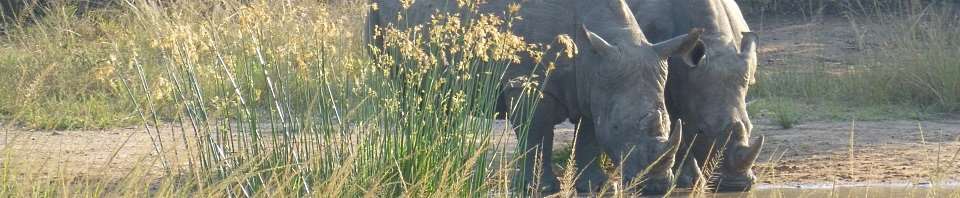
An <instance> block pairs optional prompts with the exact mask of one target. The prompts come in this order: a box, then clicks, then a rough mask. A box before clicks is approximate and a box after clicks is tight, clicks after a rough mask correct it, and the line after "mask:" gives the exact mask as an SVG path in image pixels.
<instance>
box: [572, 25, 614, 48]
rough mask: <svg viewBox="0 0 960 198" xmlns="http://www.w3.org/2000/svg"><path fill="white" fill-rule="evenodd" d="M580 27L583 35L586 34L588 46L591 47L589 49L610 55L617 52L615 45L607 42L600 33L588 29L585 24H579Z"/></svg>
mask: <svg viewBox="0 0 960 198" xmlns="http://www.w3.org/2000/svg"><path fill="white" fill-rule="evenodd" d="M580 29H581V30H582V31H583V34H584V35H587V40H589V41H590V46H592V47H593V49H592V50H591V51H593V52H595V53H597V54H600V55H610V54H613V53H616V52H617V47H615V46H613V45H611V44H610V43H608V42H607V40H604V39H603V38H601V37H600V35H597V34H595V33H593V32H591V31H590V30H588V29H587V26H583V25H581V26H580Z"/></svg>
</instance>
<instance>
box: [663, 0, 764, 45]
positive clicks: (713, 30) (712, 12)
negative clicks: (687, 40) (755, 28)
mask: <svg viewBox="0 0 960 198" xmlns="http://www.w3.org/2000/svg"><path fill="white" fill-rule="evenodd" d="M672 11H673V13H674V15H673V17H674V19H675V21H674V27H675V28H674V31H675V32H674V34H680V32H682V31H685V30H687V29H691V28H704V30H705V31H704V36H703V40H704V42H710V43H713V44H715V45H716V44H720V45H726V46H728V47H731V48H733V49H738V48H739V47H740V45H739V43H740V39H741V38H743V35H742V34H741V32H749V31H750V28H749V27H748V26H747V22H746V20H745V19H744V18H743V14H742V13H741V12H740V8H739V7H738V6H737V4H736V2H734V1H733V0H681V1H680V2H677V3H675V4H674V6H673V9H672Z"/></svg>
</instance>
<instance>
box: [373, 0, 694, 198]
mask: <svg viewBox="0 0 960 198" xmlns="http://www.w3.org/2000/svg"><path fill="white" fill-rule="evenodd" d="M485 2H486V4H482V5H480V6H478V10H479V12H480V13H490V14H496V15H499V16H501V17H507V16H506V13H507V11H506V10H507V7H508V5H510V4H512V3H516V4H517V5H520V9H519V12H518V15H519V17H520V20H518V21H515V22H514V25H513V27H512V31H513V32H514V33H515V34H517V35H519V36H522V37H524V39H525V40H526V41H527V42H531V43H544V44H549V43H552V42H554V40H555V39H556V38H557V36H558V35H562V34H566V35H569V36H570V37H572V38H573V40H574V42H575V43H576V45H577V46H578V48H579V51H580V53H579V54H578V55H576V56H575V57H574V58H560V59H559V60H557V61H556V64H557V66H556V68H557V69H556V70H555V71H553V72H552V73H551V75H550V76H549V78H547V80H544V78H543V76H546V75H545V74H546V71H544V70H543V68H542V67H539V68H538V67H536V66H535V65H536V64H537V63H535V62H534V61H533V59H532V58H531V57H523V58H522V60H521V61H520V63H519V64H514V65H511V66H510V67H509V68H508V71H507V74H506V77H505V78H504V81H503V83H502V84H503V87H502V93H501V97H500V100H501V101H499V103H500V104H513V102H514V101H518V100H517V97H519V96H520V95H521V93H522V88H521V87H519V86H514V84H515V83H511V82H510V80H511V79H513V78H516V77H522V76H528V75H530V74H531V73H533V74H537V75H538V76H541V78H538V79H537V80H538V81H539V83H540V84H541V85H543V86H542V87H541V90H540V91H541V92H542V96H543V97H542V99H541V101H540V102H539V103H538V104H536V106H535V107H534V112H532V113H525V112H510V113H511V114H510V116H509V117H510V118H511V122H512V123H513V124H514V126H520V125H523V124H530V125H528V126H527V127H529V131H528V134H527V135H526V137H525V138H526V139H522V140H521V141H526V142H527V143H528V144H527V145H526V146H525V147H524V148H523V149H526V150H525V152H526V153H528V154H527V155H526V157H525V160H524V162H523V163H522V168H521V172H520V173H519V174H520V176H518V177H515V178H517V179H518V180H517V181H515V182H523V183H524V184H527V187H531V186H529V185H530V184H531V183H533V182H532V181H533V180H534V178H533V177H531V176H532V175H533V174H534V172H532V171H533V167H534V164H535V161H534V159H540V160H542V161H543V162H547V163H541V164H542V166H541V167H540V170H541V171H540V172H541V174H540V175H537V176H536V177H539V178H537V179H539V180H540V182H539V183H540V184H541V185H540V186H538V187H534V188H537V189H535V190H540V191H557V190H559V189H558V187H559V182H558V180H557V177H556V176H555V175H554V174H553V170H552V165H550V163H549V162H551V160H552V159H551V151H552V141H553V129H554V125H556V124H559V123H560V122H562V121H564V120H566V119H569V120H571V121H572V122H575V123H577V124H579V125H580V126H579V128H580V131H579V133H578V137H577V138H578V141H577V144H576V145H575V147H576V156H577V158H576V159H575V160H576V165H577V168H578V173H580V177H579V179H577V184H576V187H577V190H579V191H592V190H597V188H598V187H599V186H600V185H601V184H603V183H604V182H605V181H606V180H607V177H606V176H605V175H604V174H603V171H602V170H601V169H600V168H599V165H598V163H599V162H597V158H596V157H597V156H599V154H601V152H606V153H607V154H609V155H610V156H611V158H612V159H613V160H614V163H615V164H622V165H623V167H622V172H621V174H622V175H623V180H622V182H623V183H624V184H631V183H632V182H640V181H642V186H643V189H642V190H643V191H644V192H647V193H661V192H664V191H666V190H668V189H669V188H671V187H672V186H673V183H674V179H673V178H674V175H673V173H672V166H673V161H674V159H673V158H672V157H661V156H673V155H675V153H676V150H677V149H676V148H677V147H678V146H679V143H680V132H679V131H680V129H679V128H674V129H673V130H674V131H675V132H674V133H673V134H670V131H669V130H670V129H669V126H670V123H671V122H670V120H669V115H668V114H667V111H666V104H665V99H664V97H663V94H664V90H665V86H666V85H665V84H666V80H667V59H668V58H669V57H670V56H672V55H677V54H683V53H687V52H689V51H690V50H691V49H692V48H693V46H695V45H696V43H697V41H698V38H699V33H698V32H693V34H690V35H685V34H684V35H680V36H677V37H675V38H673V39H668V40H666V41H663V42H660V43H657V44H651V43H649V42H648V41H647V39H646V37H645V35H644V34H643V32H642V31H641V29H640V28H639V26H638V25H637V23H636V19H635V18H634V17H633V13H631V12H630V9H629V7H627V5H626V3H625V2H624V1H623V0H601V1H583V0H487V1H485ZM456 3H457V1H452V0H419V1H416V2H415V3H414V4H412V5H411V6H410V7H409V9H407V10H405V11H403V13H404V17H403V18H404V21H402V22H400V21H398V20H397V18H398V17H397V13H399V11H400V10H402V8H401V5H400V2H399V1H398V0H381V1H378V2H377V7H378V8H379V9H376V10H375V11H372V12H371V17H370V22H369V23H370V24H371V25H369V26H368V27H371V28H378V27H386V26H392V27H397V28H401V29H402V28H408V27H404V26H410V25H411V24H425V23H427V21H428V20H429V18H430V15H431V14H433V13H435V12H436V11H440V12H460V11H457V10H458V6H457V5H456ZM461 14H462V15H463V16H470V15H471V13H469V12H461ZM397 24H400V25H397ZM588 29H589V30H588ZM372 41H374V42H377V41H378V40H377V39H376V38H374V39H373V40H372ZM552 53H553V52H548V53H546V54H552ZM519 105H521V107H520V108H518V109H525V108H524V107H522V106H524V105H532V104H524V103H520V104H519ZM501 110H504V111H505V110H506V109H501ZM530 116H532V122H530V123H526V122H524V121H523V120H526V118H529V117H530ZM675 123H679V122H675ZM675 126H677V127H679V126H680V124H676V125H675ZM518 136H520V135H519V134H518ZM521 152H524V151H521ZM647 167H650V168H649V169H647V170H649V171H648V172H644V170H645V169H646V168H647ZM641 173H644V174H642V175H641Z"/></svg>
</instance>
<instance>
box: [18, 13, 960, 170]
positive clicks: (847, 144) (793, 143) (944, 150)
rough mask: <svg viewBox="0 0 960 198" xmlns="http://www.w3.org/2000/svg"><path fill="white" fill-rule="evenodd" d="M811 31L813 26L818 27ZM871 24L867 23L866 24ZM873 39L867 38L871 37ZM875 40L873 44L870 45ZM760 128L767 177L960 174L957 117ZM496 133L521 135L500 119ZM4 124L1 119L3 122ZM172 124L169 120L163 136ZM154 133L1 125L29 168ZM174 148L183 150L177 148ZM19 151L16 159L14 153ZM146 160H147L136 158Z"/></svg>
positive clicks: (790, 60)
mask: <svg viewBox="0 0 960 198" xmlns="http://www.w3.org/2000/svg"><path fill="white" fill-rule="evenodd" d="M752 25H753V27H754V29H755V30H756V31H759V32H760V33H761V38H762V45H761V46H762V48H761V55H762V59H763V60H762V63H761V68H760V69H761V70H780V69H803V67H804V66H805V65H809V64H815V63H823V64H827V65H836V66H838V67H842V66H843V65H845V64H849V63H850V61H854V60H851V59H849V58H846V57H849V56H847V55H849V54H851V53H854V52H857V51H858V50H862V49H860V48H859V46H861V45H859V44H857V43H856V42H852V41H853V40H855V39H856V38H857V36H856V35H858V34H856V33H855V31H854V30H852V28H850V23H849V21H846V20H845V19H827V20H817V21H814V22H796V20H780V19H765V20H764V21H763V22H759V23H754V24H752ZM814 30H815V31H814ZM867 33H869V32H867ZM868 44H869V43H868ZM867 46H869V45H867ZM755 120H756V123H755V130H754V134H755V135H763V136H766V137H767V144H766V146H765V148H764V150H763V153H762V156H761V159H760V164H759V165H758V166H757V167H756V170H758V173H759V175H760V176H761V182H762V183H768V184H786V185H790V184H809V183H903V182H911V183H923V182H930V181H931V180H936V179H948V180H953V181H960V155H958V154H960V140H958V139H960V118H944V119H943V120H936V121H871V122H827V121H821V122H807V123H800V124H798V125H796V126H795V127H794V128H792V129H781V128H780V127H778V126H775V125H773V124H771V123H770V122H768V121H765V120H764V119H763V118H755ZM499 123H500V124H498V126H499V127H498V128H499V129H500V130H497V131H498V132H496V133H495V135H496V136H498V137H502V138H503V139H504V140H506V141H505V143H504V144H505V145H511V144H512V142H514V141H515V140H514V139H513V134H512V132H504V131H503V130H502V129H504V126H505V125H504V124H503V123H502V122H499ZM0 126H5V125H2V124H0ZM573 127H574V126H573V125H571V124H568V123H567V124H562V125H558V127H557V130H556V133H557V137H556V139H555V141H556V142H555V144H558V145H557V146H555V148H558V149H562V148H567V147H568V146H564V145H568V144H569V143H570V142H572V137H573ZM170 129H171V128H163V129H161V130H162V131H164V132H163V133H162V134H167V135H165V137H163V139H165V140H168V141H167V142H165V143H166V144H170V142H169V140H171V139H174V138H179V137H173V136H170V135H169V134H171V133H170ZM153 144H154V143H153V141H151V137H150V136H149V135H147V133H146V132H145V131H144V130H143V129H141V128H138V127H134V128H122V129H109V130H94V131H82V130H81V131H30V130H24V129H18V128H12V127H5V128H3V127H0V148H7V149H5V151H6V152H4V153H3V155H2V156H0V162H4V161H6V162H12V163H10V164H12V165H21V166H28V167H31V168H33V169H35V170H37V171H35V172H34V173H32V174H41V175H52V176H57V175H60V174H59V173H76V174H82V175H89V176H97V175H103V176H110V175H116V174H122V173H125V172H128V171H129V170H131V169H132V168H133V167H138V165H142V164H151V165H153V167H159V166H160V164H159V163H156V161H154V160H153V159H156V157H155V156H156V155H155V151H154V150H153V148H154V147H153ZM177 155H179V156H181V157H176V156H177ZM172 158H182V155H180V154H175V155H174V157H172ZM11 159H15V160H11ZM139 167H142V166H139Z"/></svg>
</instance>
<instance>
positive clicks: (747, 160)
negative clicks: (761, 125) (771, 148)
mask: <svg viewBox="0 0 960 198" xmlns="http://www.w3.org/2000/svg"><path fill="white" fill-rule="evenodd" d="M763 141H764V137H763V136H760V138H757V140H754V141H753V142H752V143H751V144H750V147H749V148H750V150H748V152H747V153H746V155H745V156H744V158H743V160H744V162H743V166H742V167H740V168H741V169H750V168H752V167H753V163H754V162H756V161H757V158H758V157H760V150H763Z"/></svg>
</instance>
